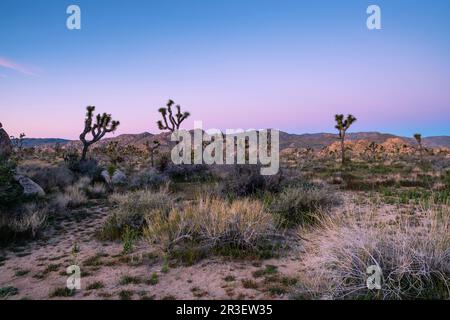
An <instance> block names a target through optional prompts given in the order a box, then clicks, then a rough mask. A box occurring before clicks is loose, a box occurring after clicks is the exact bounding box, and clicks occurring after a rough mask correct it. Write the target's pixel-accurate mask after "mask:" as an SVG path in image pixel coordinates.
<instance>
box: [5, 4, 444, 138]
mask: <svg viewBox="0 0 450 320" xmlns="http://www.w3.org/2000/svg"><path fill="white" fill-rule="evenodd" d="M71 4H75V5H78V6H79V7H80V9H81V29H80V30H69V29H68V28H67V27H66V20H67V18H68V17H69V14H67V13H66V9H67V7H68V6H69V5H71ZM371 4H375V5H378V6H379V7H380V8H381V24H382V29H381V30H369V29H368V28H367V26H366V20H367V18H368V14H367V13H366V9H367V7H368V6H369V5H371ZM449 89H450V1H448V0H441V1H439V0H415V1H409V0H384V1H380V0H372V1H365V0H342V1H336V0H327V1H325V0H304V1H302V0H171V1H163V0H159V1H156V0H145V1H144V0H142V1H138V0H128V1H124V0H121V1H113V0H84V1H76V0H71V1H66V0H28V1H25V0H1V1H0V122H1V123H2V124H3V127H4V128H5V129H6V130H7V131H8V133H9V134H11V135H16V136H17V135H18V134H19V133H20V132H25V133H26V134H27V136H28V137H47V138H48V137H58V138H68V139H77V137H78V136H79V134H80V132H81V131H82V129H83V119H84V114H85V107H86V106H87V105H95V106H96V111H98V112H108V113H111V114H112V116H113V119H117V120H120V122H121V125H120V127H119V129H118V130H117V132H116V133H115V134H116V135H118V134H122V133H140V132H144V131H148V132H153V133H157V132H158V128H157V126H156V121H157V120H159V114H158V111H157V110H158V108H160V107H162V106H164V105H165V103H166V101H167V100H168V99H173V100H174V101H175V102H176V103H178V104H180V105H181V106H182V109H183V110H184V109H186V110H188V111H190V112H191V117H190V118H189V119H188V120H186V121H185V123H184V127H185V128H187V129H190V128H192V127H193V123H194V121H195V120H200V121H203V128H204V129H209V128H219V129H222V130H224V129H227V128H229V129H237V128H242V129H261V128H277V129H280V130H283V131H287V132H290V133H313V132H334V114H336V113H344V114H348V113H351V114H354V115H355V116H356V117H357V119H358V121H357V122H356V123H355V124H354V125H353V127H352V128H351V131H380V132H388V133H394V134H399V135H404V136H411V135H412V134H414V133H416V132H420V133H422V134H423V135H424V136H431V135H450V126H449V120H450V90H449Z"/></svg>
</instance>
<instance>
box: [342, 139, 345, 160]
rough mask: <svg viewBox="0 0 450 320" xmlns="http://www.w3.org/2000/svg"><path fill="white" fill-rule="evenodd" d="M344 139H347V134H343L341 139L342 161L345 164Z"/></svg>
mask: <svg viewBox="0 0 450 320" xmlns="http://www.w3.org/2000/svg"><path fill="white" fill-rule="evenodd" d="M344 139H345V134H344V135H343V136H342V139H341V159H342V160H341V161H342V164H344V163H345V143H344Z"/></svg>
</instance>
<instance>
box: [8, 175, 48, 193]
mask: <svg viewBox="0 0 450 320" xmlns="http://www.w3.org/2000/svg"><path fill="white" fill-rule="evenodd" d="M14 179H15V180H16V181H17V182H18V183H19V184H20V185H21V186H22V188H23V194H24V195H26V196H39V197H43V196H45V191H44V189H42V187H41V186H40V185H38V184H37V183H36V182H34V181H33V180H31V179H30V178H28V177H26V176H22V175H15V176H14Z"/></svg>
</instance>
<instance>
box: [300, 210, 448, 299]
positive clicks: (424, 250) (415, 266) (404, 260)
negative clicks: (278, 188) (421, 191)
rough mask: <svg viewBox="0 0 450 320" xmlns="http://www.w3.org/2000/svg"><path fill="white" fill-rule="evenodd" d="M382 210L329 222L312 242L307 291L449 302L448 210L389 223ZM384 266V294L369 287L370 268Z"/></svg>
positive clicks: (303, 291) (308, 254)
mask: <svg viewBox="0 0 450 320" xmlns="http://www.w3.org/2000/svg"><path fill="white" fill-rule="evenodd" d="M386 217H387V216H386V213H384V215H383V214H382V212H379V211H377V210H375V209H374V210H372V212H366V213H365V214H364V216H363V217H362V216H361V214H360V213H357V212H353V210H348V211H347V212H344V213H342V214H340V215H339V216H335V217H327V218H324V219H323V221H322V222H321V225H320V226H318V227H317V228H316V229H315V230H314V231H311V232H307V233H306V234H305V233H304V232H303V231H302V232H301V237H302V238H304V239H305V238H306V239H307V240H308V241H306V242H305V250H306V251H305V253H304V255H303V259H302V264H303V265H302V269H303V270H304V279H303V281H302V285H303V288H302V289H301V290H300V291H299V292H298V294H299V295H300V296H302V297H305V295H307V296H310V295H312V296H313V297H316V298H323V297H328V298H334V299H367V298H372V299H373V298H374V299H417V298H433V299H448V298H449V297H450V291H449V290H450V289H449V288H450V268H449V266H450V232H449V228H450V220H449V219H450V212H449V209H448V207H447V206H441V207H437V206H435V205H430V206H428V207H417V208H415V210H414V215H405V216H402V217H397V219H387V218H386ZM371 265H375V266H379V267H380V268H381V271H382V278H381V289H380V290H369V289H368V288H367V278H368V276H369V275H368V273H367V268H368V267H369V266H371Z"/></svg>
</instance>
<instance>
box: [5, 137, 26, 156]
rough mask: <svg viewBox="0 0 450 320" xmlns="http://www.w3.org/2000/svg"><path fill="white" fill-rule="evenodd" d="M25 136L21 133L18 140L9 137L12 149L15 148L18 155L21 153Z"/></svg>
mask: <svg viewBox="0 0 450 320" xmlns="http://www.w3.org/2000/svg"><path fill="white" fill-rule="evenodd" d="M25 136H26V135H25V133H23V132H22V133H21V134H19V137H18V138H16V137H14V136H11V137H9V138H10V139H11V142H12V143H13V145H14V147H15V148H17V151H18V152H19V153H21V152H22V149H23V143H24V138H25Z"/></svg>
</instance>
